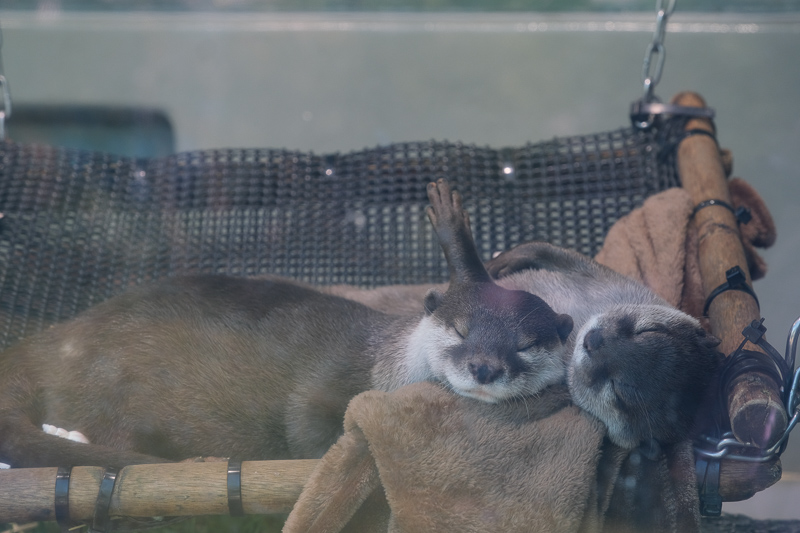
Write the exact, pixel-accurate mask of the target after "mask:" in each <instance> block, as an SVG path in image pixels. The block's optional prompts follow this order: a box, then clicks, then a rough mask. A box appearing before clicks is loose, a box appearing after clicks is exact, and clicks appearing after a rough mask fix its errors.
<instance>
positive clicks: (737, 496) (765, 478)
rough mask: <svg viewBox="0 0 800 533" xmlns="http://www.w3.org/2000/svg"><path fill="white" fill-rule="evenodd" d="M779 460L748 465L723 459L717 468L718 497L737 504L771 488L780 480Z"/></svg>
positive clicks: (747, 463) (744, 462)
mask: <svg viewBox="0 0 800 533" xmlns="http://www.w3.org/2000/svg"><path fill="white" fill-rule="evenodd" d="M781 473H782V468H781V460H780V459H779V458H775V459H773V460H771V461H768V462H766V463H749V462H746V461H734V460H730V459H723V460H722V462H721V463H720V468H719V495H720V496H721V497H722V501H724V502H739V501H742V500H747V499H748V498H752V497H753V496H754V495H755V494H756V493H757V492H761V491H762V490H764V489H766V488H767V487H771V486H772V485H774V484H775V483H777V482H778V481H779V480H780V479H781Z"/></svg>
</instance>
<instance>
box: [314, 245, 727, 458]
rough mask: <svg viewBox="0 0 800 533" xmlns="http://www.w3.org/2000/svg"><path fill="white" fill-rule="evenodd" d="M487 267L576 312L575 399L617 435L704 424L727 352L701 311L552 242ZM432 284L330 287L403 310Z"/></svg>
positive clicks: (665, 436) (569, 374)
mask: <svg viewBox="0 0 800 533" xmlns="http://www.w3.org/2000/svg"><path fill="white" fill-rule="evenodd" d="M486 268H487V270H488V272H489V273H490V274H491V275H492V276H493V277H494V279H495V280H496V282H497V284H498V285H500V286H502V287H504V288H506V289H509V290H524V291H527V292H530V293H532V294H536V295H537V296H539V297H541V298H542V299H543V300H544V301H545V302H547V303H548V304H549V305H550V306H551V307H552V308H553V309H554V310H555V311H556V312H557V313H565V314H567V315H569V316H571V317H572V319H573V321H574V329H573V332H572V334H571V335H570V337H569V339H568V344H569V350H568V351H567V352H566V353H567V358H566V359H565V360H564V368H565V369H566V371H565V376H564V378H563V379H564V380H566V381H567V383H568V385H569V389H570V393H571V396H572V398H573V401H574V402H575V403H576V404H577V405H578V406H579V407H580V408H582V409H583V410H585V411H587V412H589V413H591V414H592V415H594V416H596V417H597V418H598V419H600V421H602V422H603V423H604V424H605V426H606V427H607V428H608V436H609V438H610V440H611V441H612V442H614V443H615V444H617V445H619V446H622V447H625V448H630V449H632V448H635V447H637V446H639V445H640V444H643V443H644V444H651V443H652V441H655V442H658V443H661V444H670V443H674V442H678V441H680V440H682V439H684V438H686V437H687V436H690V435H691V434H692V433H693V432H694V431H695V424H696V420H697V416H698V413H699V407H700V405H701V404H703V402H704V401H705V400H706V397H707V395H708V391H709V389H710V388H711V386H712V384H713V383H714V382H715V379H716V377H717V373H718V370H719V368H720V365H721V362H722V355H721V354H720V353H719V352H717V351H716V350H715V347H716V346H717V345H718V344H719V340H718V339H716V338H715V337H714V336H712V335H710V334H708V333H706V331H705V330H704V329H703V328H702V327H701V325H700V323H699V322H698V321H697V320H696V319H695V318H693V317H691V316H689V315H687V314H686V313H684V312H682V311H680V310H678V309H676V308H674V307H673V306H671V305H669V304H668V303H667V302H666V301H664V300H663V299H662V298H661V297H659V296H658V295H656V294H655V293H654V292H653V291H652V290H650V289H649V288H647V287H646V286H644V285H643V284H641V283H639V282H638V281H635V280H633V279H631V278H628V277H626V276H623V275H622V274H619V273H618V272H615V271H613V270H611V269H610V268H607V267H605V266H603V265H601V264H599V263H597V262H596V261H594V260H592V259H590V258H588V257H586V256H584V255H582V254H580V253H578V252H575V251H571V250H567V249H564V248H560V247H558V246H554V245H552V244H548V243H544V242H528V243H523V244H520V245H518V246H516V247H514V248H512V249H510V250H508V251H505V252H503V253H501V254H499V255H498V256H497V257H495V258H493V259H492V260H490V261H489V262H488V263H487V264H486ZM430 287H431V286H427V285H417V286H392V287H383V288H380V289H378V290H375V291H362V290H358V289H353V288H348V287H346V286H335V287H331V288H329V289H328V291H329V292H331V293H334V294H339V295H342V296H344V297H347V298H351V299H355V300H358V301H363V302H364V303H365V304H367V305H372V306H374V307H375V308H378V309H383V310H384V311H387V312H398V313H400V314H402V313H406V312H407V310H408V309H411V308H412V306H411V304H412V302H413V297H414V295H417V294H420V293H422V292H424V291H426V290H429V289H430ZM440 289H441V287H440Z"/></svg>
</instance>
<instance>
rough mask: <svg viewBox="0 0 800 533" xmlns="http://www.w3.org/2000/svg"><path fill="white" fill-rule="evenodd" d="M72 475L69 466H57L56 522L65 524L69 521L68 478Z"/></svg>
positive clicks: (61, 524)
mask: <svg viewBox="0 0 800 533" xmlns="http://www.w3.org/2000/svg"><path fill="white" fill-rule="evenodd" d="M71 475H72V467H71V466H59V467H58V471H57V472H56V488H55V505H54V506H55V511H56V522H58V524H59V525H60V526H66V525H67V523H68V522H69V480H70V476H71Z"/></svg>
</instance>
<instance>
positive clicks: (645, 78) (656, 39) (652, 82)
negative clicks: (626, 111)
mask: <svg viewBox="0 0 800 533" xmlns="http://www.w3.org/2000/svg"><path fill="white" fill-rule="evenodd" d="M666 1H667V2H668V3H667V7H666V8H664V0H656V30H655V33H654V34H653V41H652V42H651V43H650V44H649V45H648V46H647V51H646V52H645V54H644V65H643V66H642V85H643V86H644V94H643V95H642V101H643V102H645V103H649V102H652V101H653V98H654V89H655V86H656V85H658V82H659V81H660V80H661V73H662V72H663V70H664V58H665V57H666V55H667V54H666V50H665V49H664V37H666V35H667V21H668V20H669V17H670V15H672V13H673V11H675V4H676V3H677V0H666ZM654 60H655V61H654Z"/></svg>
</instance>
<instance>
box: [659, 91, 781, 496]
mask: <svg viewBox="0 0 800 533" xmlns="http://www.w3.org/2000/svg"><path fill="white" fill-rule="evenodd" d="M673 103H675V104H677V105H682V106H692V107H705V106H706V104H705V102H704V101H703V99H702V98H701V97H700V96H699V95H697V94H695V93H689V92H685V93H680V94H678V95H676V96H675V97H674V98H673ZM694 129H701V130H705V131H708V132H711V133H714V126H713V125H712V124H711V121H710V120H707V119H692V120H690V121H689V122H688V124H687V125H686V130H687V131H688V130H694ZM726 163H727V165H726ZM677 166H678V173H679V175H680V177H681V184H682V185H683V188H684V189H686V190H687V191H688V192H689V194H690V195H691V197H692V201H693V202H694V204H695V205H697V204H699V203H700V202H703V201H705V200H711V199H718V200H723V201H725V202H727V203H728V204H730V203H731V200H730V194H729V192H728V184H727V181H726V172H727V173H730V168H729V167H730V156H728V157H727V161H724V160H723V157H722V155H721V154H720V151H719V149H718V147H717V145H716V143H715V142H714V139H712V138H710V137H708V136H706V135H693V136H690V137H688V138H686V139H685V140H684V141H683V142H681V144H680V146H679V147H678V154H677ZM726 166H727V167H728V168H726ZM692 223H693V224H694V227H695V229H696V230H697V233H698V236H699V262H700V273H701V276H702V280H703V296H704V298H708V295H709V294H711V292H712V291H713V290H714V289H715V288H717V287H718V286H720V285H722V284H723V283H725V281H726V279H725V272H726V271H727V270H728V269H730V268H732V267H734V266H737V265H738V266H739V267H741V269H742V271H743V272H744V273H745V276H746V278H747V283H748V284H749V285H752V280H751V278H750V269H749V268H748V265H747V259H746V258H745V254H744V249H743V247H742V241H741V236H740V233H739V227H738V223H737V221H736V218H735V217H734V215H733V213H731V212H730V211H729V210H727V209H726V208H724V207H721V206H709V207H705V208H703V209H701V210H699V211H697V213H696V214H695V216H694V219H693V222H692ZM708 315H709V320H710V322H711V331H712V333H713V334H714V335H716V336H717V337H719V338H720V340H721V341H722V344H721V345H720V347H719V349H720V351H722V352H723V353H725V354H730V353H731V352H733V351H734V350H735V349H736V348H737V347H738V345H739V343H741V341H742V334H741V333H742V330H743V329H744V328H745V327H746V326H747V325H749V324H750V323H751V322H752V321H753V320H758V319H760V318H761V314H760V311H759V309H758V304H757V303H756V301H755V300H754V299H753V297H752V296H750V295H749V294H747V293H745V292H742V291H735V290H733V291H726V292H723V293H721V294H720V295H719V296H717V297H716V298H715V299H714V300H713V302H712V303H711V306H710V307H709V311H708ZM748 348H749V349H753V350H759V351H762V350H761V349H760V348H759V347H757V346H749V347H748ZM728 390H729V391H730V393H729V395H728V405H727V407H728V413H729V416H730V420H731V429H732V430H733V433H734V435H735V436H736V438H737V439H739V441H741V442H744V443H749V444H755V445H757V446H760V447H762V448H768V447H770V446H772V445H773V444H774V443H775V442H777V441H778V439H780V437H781V436H782V435H783V433H784V431H785V430H786V426H787V424H788V416H787V415H786V410H785V408H784V406H783V403H782V402H781V397H780V392H779V386H778V385H777V384H776V383H775V381H774V380H772V379H770V378H769V377H768V376H766V375H765V374H763V373H761V372H750V373H747V374H744V375H742V376H739V377H738V378H736V379H735V380H734V381H733V382H732V383H731V384H730V386H729V389H728ZM780 476H781V467H780V460H779V459H776V460H774V461H772V462H769V463H737V462H735V461H723V463H722V466H721V476H720V485H721V486H720V493H721V495H722V498H723V501H739V500H744V499H747V498H749V497H751V496H752V495H753V494H755V493H756V492H758V491H760V490H763V489H765V488H767V487H769V486H771V485H773V484H774V483H776V482H777V481H778V480H779V479H780Z"/></svg>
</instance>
